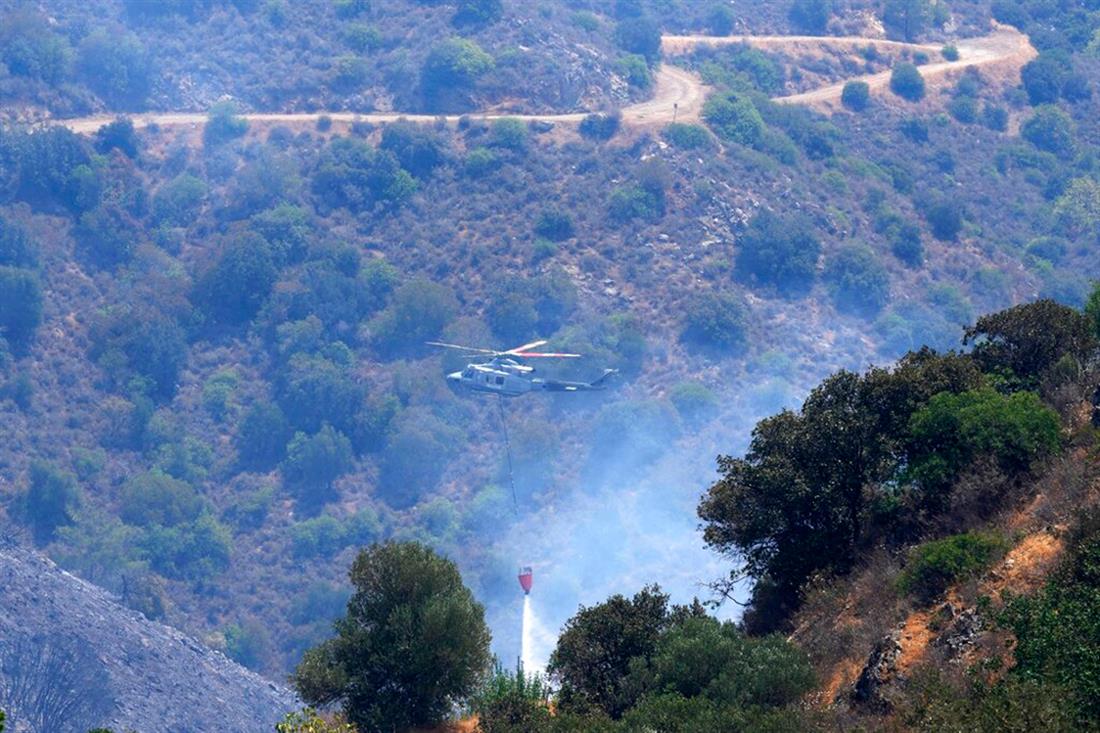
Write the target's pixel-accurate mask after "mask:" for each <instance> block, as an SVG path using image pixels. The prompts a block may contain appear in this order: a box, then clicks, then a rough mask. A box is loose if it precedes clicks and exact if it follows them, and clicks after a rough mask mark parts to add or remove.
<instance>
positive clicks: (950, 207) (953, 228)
mask: <svg viewBox="0 0 1100 733" xmlns="http://www.w3.org/2000/svg"><path fill="white" fill-rule="evenodd" d="M923 213H924V218H925V219H926V220H927V221H928V225H929V227H930V228H931V230H932V236H934V237H935V238H936V239H938V240H940V241H941V242H954V241H955V240H956V239H957V238H958V236H959V232H960V231H962V227H963V208H962V204H960V203H959V201H958V200H957V199H955V198H950V197H943V198H936V199H933V200H932V201H931V202H929V203H927V204H926V205H925V207H924V212H923Z"/></svg>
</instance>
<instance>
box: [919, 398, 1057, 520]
mask: <svg viewBox="0 0 1100 733" xmlns="http://www.w3.org/2000/svg"><path fill="white" fill-rule="evenodd" d="M909 433H910V435H909V438H908V440H907V443H908V445H907V451H906V452H907V454H908V465H907V466H906V475H907V476H908V477H909V478H910V479H912V480H914V481H915V482H916V483H917V484H918V485H919V486H920V488H921V492H922V496H921V498H920V501H921V503H922V504H924V505H925V506H926V507H931V508H932V509H934V510H939V509H941V508H943V507H944V506H946V501H947V498H948V494H949V492H950V489H951V485H952V483H953V482H954V480H955V479H956V478H957V477H958V475H959V474H960V473H961V472H962V471H963V470H964V469H965V468H967V467H968V466H969V465H970V464H971V463H973V461H974V460H975V459H977V458H979V457H982V458H986V459H990V460H993V461H996V462H997V464H998V465H999V466H1000V468H1001V469H1002V470H1003V471H1004V472H1005V473H1006V474H1008V475H1009V476H1016V475H1019V474H1020V473H1023V472H1025V471H1027V470H1028V469H1029V468H1030V467H1031V464H1032V463H1033V462H1034V461H1035V460H1037V459H1039V458H1042V457H1044V456H1047V455H1051V454H1053V453H1055V452H1056V451H1057V450H1058V448H1059V447H1060V445H1061V424H1060V422H1059V420H1058V414H1057V413H1056V412H1054V411H1053V410H1051V409H1050V408H1049V407H1047V406H1045V405H1044V404H1043V403H1042V401H1041V400H1040V399H1039V397H1038V396H1037V395H1035V394H1034V393H1032V392H1016V393H1014V394H1011V395H1007V396H1006V395H1003V394H1001V393H999V392H994V391H993V390H991V389H982V390H970V391H967V392H962V393H959V394H950V393H944V394H938V395H935V396H934V397H932V399H931V400H929V402H928V404H927V405H925V406H924V407H922V408H921V409H920V410H918V411H916V412H915V413H914V414H913V417H912V419H911V421H910V424H909Z"/></svg>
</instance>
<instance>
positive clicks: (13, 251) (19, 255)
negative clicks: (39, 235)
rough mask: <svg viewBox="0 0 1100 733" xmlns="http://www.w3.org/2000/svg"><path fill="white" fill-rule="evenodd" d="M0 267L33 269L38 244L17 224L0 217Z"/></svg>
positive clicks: (36, 260)
mask: <svg viewBox="0 0 1100 733" xmlns="http://www.w3.org/2000/svg"><path fill="white" fill-rule="evenodd" d="M0 266H5V267H21V268H27V269H34V268H36V267H37V266H38V243H37V242H35V241H34V240H33V239H32V238H31V236H30V235H29V234H27V231H26V229H24V228H23V227H22V226H21V225H19V224H18V223H17V222H15V221H12V220H10V219H6V218H4V217H3V216H0Z"/></svg>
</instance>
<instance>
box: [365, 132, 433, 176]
mask: <svg viewBox="0 0 1100 733" xmlns="http://www.w3.org/2000/svg"><path fill="white" fill-rule="evenodd" d="M378 147H379V148H381V149H382V150H388V151H389V152H391V153H393V154H394V155H395V156H397V162H398V163H400V164H401V167H402V168H404V169H405V170H407V171H408V172H409V173H411V174H413V175H414V176H416V177H417V178H428V177H429V176H431V174H432V171H434V170H435V169H436V168H438V167H439V166H441V165H443V164H444V163H445V162H447V158H448V155H449V151H448V149H447V141H446V140H445V139H444V138H443V136H442V135H440V134H439V133H438V132H436V131H434V130H432V129H431V128H429V127H428V126H427V125H419V124H416V123H414V122H406V121H401V120H399V121H397V122H394V123H391V124H389V125H386V126H385V128H383V130H382V141H381V143H380V144H379V146H378Z"/></svg>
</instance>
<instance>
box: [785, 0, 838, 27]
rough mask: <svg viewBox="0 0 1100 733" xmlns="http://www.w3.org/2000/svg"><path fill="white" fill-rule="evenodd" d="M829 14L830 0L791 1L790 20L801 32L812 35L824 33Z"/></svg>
mask: <svg viewBox="0 0 1100 733" xmlns="http://www.w3.org/2000/svg"><path fill="white" fill-rule="evenodd" d="M831 14H832V3H831V2H830V0H794V2H793V3H791V10H790V19H791V22H792V23H794V25H795V27H796V28H798V29H799V30H800V31H802V32H803V33H810V34H813V35H821V34H823V33H825V28H826V26H828V25H829V16H830V15H831Z"/></svg>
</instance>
